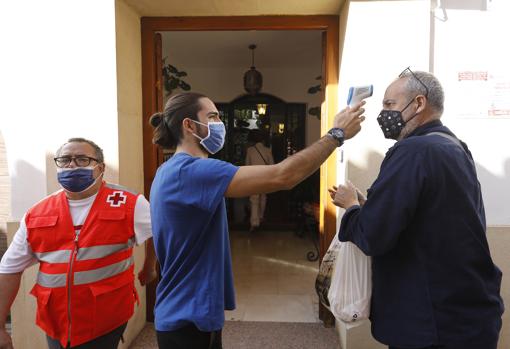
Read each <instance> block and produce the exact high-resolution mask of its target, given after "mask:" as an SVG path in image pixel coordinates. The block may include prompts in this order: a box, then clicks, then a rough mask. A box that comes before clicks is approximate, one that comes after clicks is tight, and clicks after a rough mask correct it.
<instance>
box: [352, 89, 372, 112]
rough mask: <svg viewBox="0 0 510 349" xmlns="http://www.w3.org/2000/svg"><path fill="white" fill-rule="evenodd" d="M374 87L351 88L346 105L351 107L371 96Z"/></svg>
mask: <svg viewBox="0 0 510 349" xmlns="http://www.w3.org/2000/svg"><path fill="white" fill-rule="evenodd" d="M373 92H374V85H365V86H353V87H351V88H349V96H348V97H347V105H348V106H349V107H352V106H353V105H354V104H356V103H358V102H360V101H362V100H364V99H365V98H368V97H370V96H372V93H373Z"/></svg>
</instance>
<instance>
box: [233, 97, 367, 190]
mask: <svg viewBox="0 0 510 349" xmlns="http://www.w3.org/2000/svg"><path fill="white" fill-rule="evenodd" d="M364 103H365V102H361V103H358V104H357V105H355V106H354V107H353V108H349V107H347V108H346V109H344V110H342V111H340V113H338V114H337V115H336V116H335V121H334V124H333V125H334V127H338V128H342V129H343V130H344V134H345V139H349V138H352V137H354V136H355V135H356V134H357V133H358V132H359V131H360V129H361V122H363V120H365V117H364V116H362V114H363V112H364V111H365V110H364V109H363V108H361V107H362V106H363V105H364ZM337 146H338V144H337V141H336V140H334V139H333V138H331V137H330V136H327V135H326V136H324V137H322V138H321V139H319V140H318V141H317V142H315V143H314V144H312V145H311V146H309V147H307V148H305V149H303V150H302V151H300V152H298V153H296V154H294V155H292V156H290V157H288V158H287V159H285V160H283V161H282V162H280V163H278V164H276V165H262V166H241V167H240V168H239V170H238V171H237V172H236V174H235V175H234V178H233V179H232V181H231V182H230V185H229V186H228V188H227V191H226V193H225V196H227V197H244V196H249V195H252V194H257V193H270V192H274V191H278V190H288V189H291V188H293V187H294V186H296V185H297V184H298V183H299V182H301V181H302V180H303V179H305V178H306V177H308V176H310V175H311V174H312V173H314V172H315V171H316V170H317V169H318V168H319V167H320V165H321V164H322V163H323V162H324V161H326V159H327V158H328V157H329V155H330V154H331V153H332V152H333V150H335V149H336V148H337Z"/></svg>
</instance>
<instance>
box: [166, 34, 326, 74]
mask: <svg viewBox="0 0 510 349" xmlns="http://www.w3.org/2000/svg"><path fill="white" fill-rule="evenodd" d="M161 34H162V38H163V57H167V61H166V63H171V62H173V64H175V65H181V66H182V65H183V63H184V65H185V66H186V67H201V68H245V69H248V68H249V67H250V66H251V60H252V58H251V50H250V49H249V48H248V46H249V45H250V44H256V45H257V48H256V49H255V66H256V67H257V68H282V67H291V68H299V67H311V66H313V67H317V66H319V67H320V66H321V63H322V52H321V31H320V30H278V31H255V30H250V31H199V32H194V31H174V32H162V33H161Z"/></svg>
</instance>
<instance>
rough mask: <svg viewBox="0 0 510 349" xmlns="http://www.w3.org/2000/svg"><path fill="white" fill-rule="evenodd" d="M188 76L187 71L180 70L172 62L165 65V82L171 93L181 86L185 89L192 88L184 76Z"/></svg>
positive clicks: (166, 88) (167, 89)
mask: <svg viewBox="0 0 510 349" xmlns="http://www.w3.org/2000/svg"><path fill="white" fill-rule="evenodd" d="M186 76H188V73H186V72H185V71H180V70H179V69H177V68H176V67H175V66H173V65H171V64H167V65H163V80H164V81H163V84H164V87H165V90H166V91H167V92H168V94H167V95H170V94H171V93H172V91H173V90H175V89H178V88H180V89H181V90H183V91H189V90H191V86H190V85H189V84H188V83H187V82H186V81H184V80H183V79H182V78H184V77H186Z"/></svg>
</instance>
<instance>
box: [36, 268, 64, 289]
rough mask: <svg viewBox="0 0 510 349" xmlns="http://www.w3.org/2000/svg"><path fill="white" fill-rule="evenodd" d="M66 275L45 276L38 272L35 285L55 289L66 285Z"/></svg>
mask: <svg viewBox="0 0 510 349" xmlns="http://www.w3.org/2000/svg"><path fill="white" fill-rule="evenodd" d="M66 276H67V274H65V273H64V274H46V273H43V272H42V271H40V272H39V273H37V283H38V284H39V285H41V286H43V287H48V288H55V287H64V286H65V285H66Z"/></svg>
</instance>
